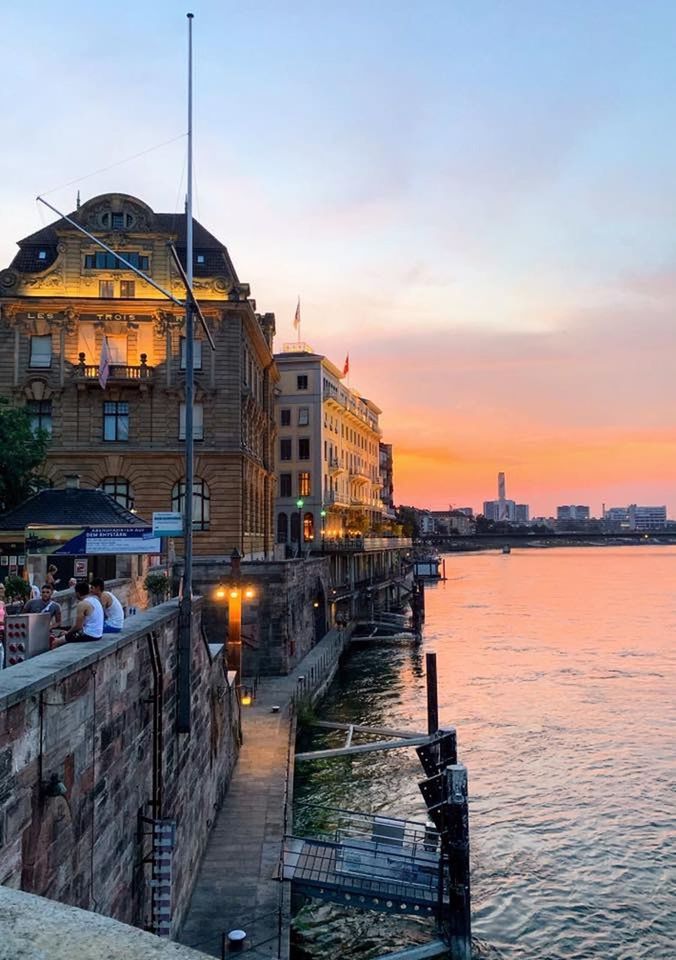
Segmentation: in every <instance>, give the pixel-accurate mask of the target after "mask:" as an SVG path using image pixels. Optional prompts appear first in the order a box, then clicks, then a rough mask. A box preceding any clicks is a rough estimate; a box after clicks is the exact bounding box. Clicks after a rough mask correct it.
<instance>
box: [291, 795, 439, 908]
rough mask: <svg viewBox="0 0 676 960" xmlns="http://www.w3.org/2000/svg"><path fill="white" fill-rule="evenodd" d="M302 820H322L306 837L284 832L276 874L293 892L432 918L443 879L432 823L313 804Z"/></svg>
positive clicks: (356, 905)
mask: <svg viewBox="0 0 676 960" xmlns="http://www.w3.org/2000/svg"><path fill="white" fill-rule="evenodd" d="M301 819H302V820H306V819H309V820H310V821H312V822H313V823H320V824H321V826H320V827H319V829H318V830H316V831H315V830H313V831H312V834H313V835H312V836H287V837H285V839H284V845H283V852H282V861H281V876H280V879H282V880H289V881H291V884H292V890H293V891H294V892H297V893H302V894H305V896H309V897H316V898H318V899H321V900H330V901H332V902H337V903H341V904H345V905H349V906H352V907H358V908H360V909H362V910H378V911H380V912H384V913H394V914H413V915H417V916H422V917H432V918H438V917H439V913H440V908H441V906H442V901H443V898H444V884H443V875H442V873H441V857H440V843H439V833H438V832H437V830H435V829H434V827H432V826H429V825H427V824H425V823H416V822H413V821H411V820H401V819H399V818H397V817H391V816H389V815H388V816H385V815H382V814H368V813H357V812H354V811H350V810H339V809H333V808H326V807H317V806H315V805H312V804H307V805H305V807H304V808H303V815H302V817H301ZM308 832H310V831H308Z"/></svg>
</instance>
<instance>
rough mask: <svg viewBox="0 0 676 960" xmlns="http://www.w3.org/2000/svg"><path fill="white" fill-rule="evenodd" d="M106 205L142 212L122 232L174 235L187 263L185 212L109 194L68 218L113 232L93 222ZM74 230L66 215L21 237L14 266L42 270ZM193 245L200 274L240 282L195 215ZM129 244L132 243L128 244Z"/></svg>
mask: <svg viewBox="0 0 676 960" xmlns="http://www.w3.org/2000/svg"><path fill="white" fill-rule="evenodd" d="M106 206H108V207H118V208H120V209H124V208H125V206H129V207H131V208H133V209H134V210H135V211H138V212H139V214H140V216H139V221H140V222H139V223H138V224H136V225H134V226H132V227H130V228H128V229H126V230H123V231H120V232H121V233H124V234H125V236H126V237H127V239H128V238H129V236H130V235H133V236H138V235H140V234H143V233H160V234H166V235H167V239H169V238H170V237H171V238H172V239H173V240H174V243H175V244H176V250H177V252H178V255H179V257H180V259H181V261H182V263H183V265H184V266H185V255H186V221H187V218H186V215H185V213H155V212H154V211H153V210H151V208H150V207H149V206H148V205H147V204H146V203H144V202H143V201H142V200H138V199H137V198H136V197H131V196H127V195H126V194H119V193H109V194H102V195H101V196H98V197H93V198H92V199H91V200H88V201H87V202H86V203H83V204H82V206H81V207H80V208H79V209H78V210H74V211H73V212H72V213H69V214H68V217H69V218H70V219H71V220H74V221H75V222H76V223H80V224H81V225H82V226H84V227H86V229H88V230H89V231H90V232H91V233H94V234H95V235H98V234H101V235H109V234H110V233H111V231H110V230H109V229H106V228H105V227H101V226H97V225H96V223H95V222H92V220H93V218H94V217H95V216H96V213H97V211H101V210H102V209H104V208H105V207H106ZM73 229H74V228H73V227H72V226H71V225H70V224H69V223H68V221H67V220H66V219H65V218H63V217H62V218H61V219H59V220H55V221H54V222H53V223H50V224H48V225H47V226H45V227H42V229H41V230H37V231H36V232H35V233H32V234H30V236H28V237H24V238H23V239H22V240H19V241H18V246H19V252H18V253H17V254H16V256H15V257H14V259H13V260H12V263H11V264H10V267H11V268H12V269H14V270H17V271H19V272H20V273H41V272H42V271H43V270H46V269H47V268H48V267H50V266H51V265H52V264H53V263H54V261H55V260H56V258H57V255H58V251H57V244H58V242H59V234H60V233H61V232H62V231H73ZM193 245H194V251H195V263H194V266H193V270H194V275H195V276H196V277H213V276H215V275H218V276H226V277H227V278H228V279H230V280H231V281H232V282H233V283H236V284H237V283H239V278H238V276H237V272H236V270H235V267H234V264H233V262H232V260H231V259H230V254H229V253H228V250H227V248H226V247H225V245H224V244H222V243H221V241H220V240H219V239H218V238H217V237H215V236H214V235H213V233H210V232H209V230H207V229H206V227H204V226H203V225H202V224H201V223H200V222H199V221H198V220H195V219H194V218H193ZM128 246H129V243H127V247H128ZM41 252H42V256H41ZM198 257H200V258H203V262H198V259H197V258H198Z"/></svg>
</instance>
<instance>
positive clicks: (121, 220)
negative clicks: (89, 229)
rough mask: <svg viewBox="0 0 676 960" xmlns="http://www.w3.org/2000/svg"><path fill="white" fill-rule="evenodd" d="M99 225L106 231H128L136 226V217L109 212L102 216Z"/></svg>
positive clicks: (129, 214)
mask: <svg viewBox="0 0 676 960" xmlns="http://www.w3.org/2000/svg"><path fill="white" fill-rule="evenodd" d="M99 223H100V224H101V226H102V227H104V228H105V229H106V230H128V229H129V228H130V227H133V226H134V215H133V214H131V213H118V212H115V213H113V212H112V211H108V212H106V213H102V214H101V216H100V217H99Z"/></svg>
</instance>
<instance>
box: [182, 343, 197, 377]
mask: <svg viewBox="0 0 676 960" xmlns="http://www.w3.org/2000/svg"><path fill="white" fill-rule="evenodd" d="M192 368H193V370H201V369H202V341H201V340H193V342H192ZM181 370H185V337H181Z"/></svg>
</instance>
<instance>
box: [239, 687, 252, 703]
mask: <svg viewBox="0 0 676 960" xmlns="http://www.w3.org/2000/svg"><path fill="white" fill-rule="evenodd" d="M251 701H252V697H251V694H250V693H249V691H248V690H242V699H241V703H242V706H243V707H250V706H251Z"/></svg>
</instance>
